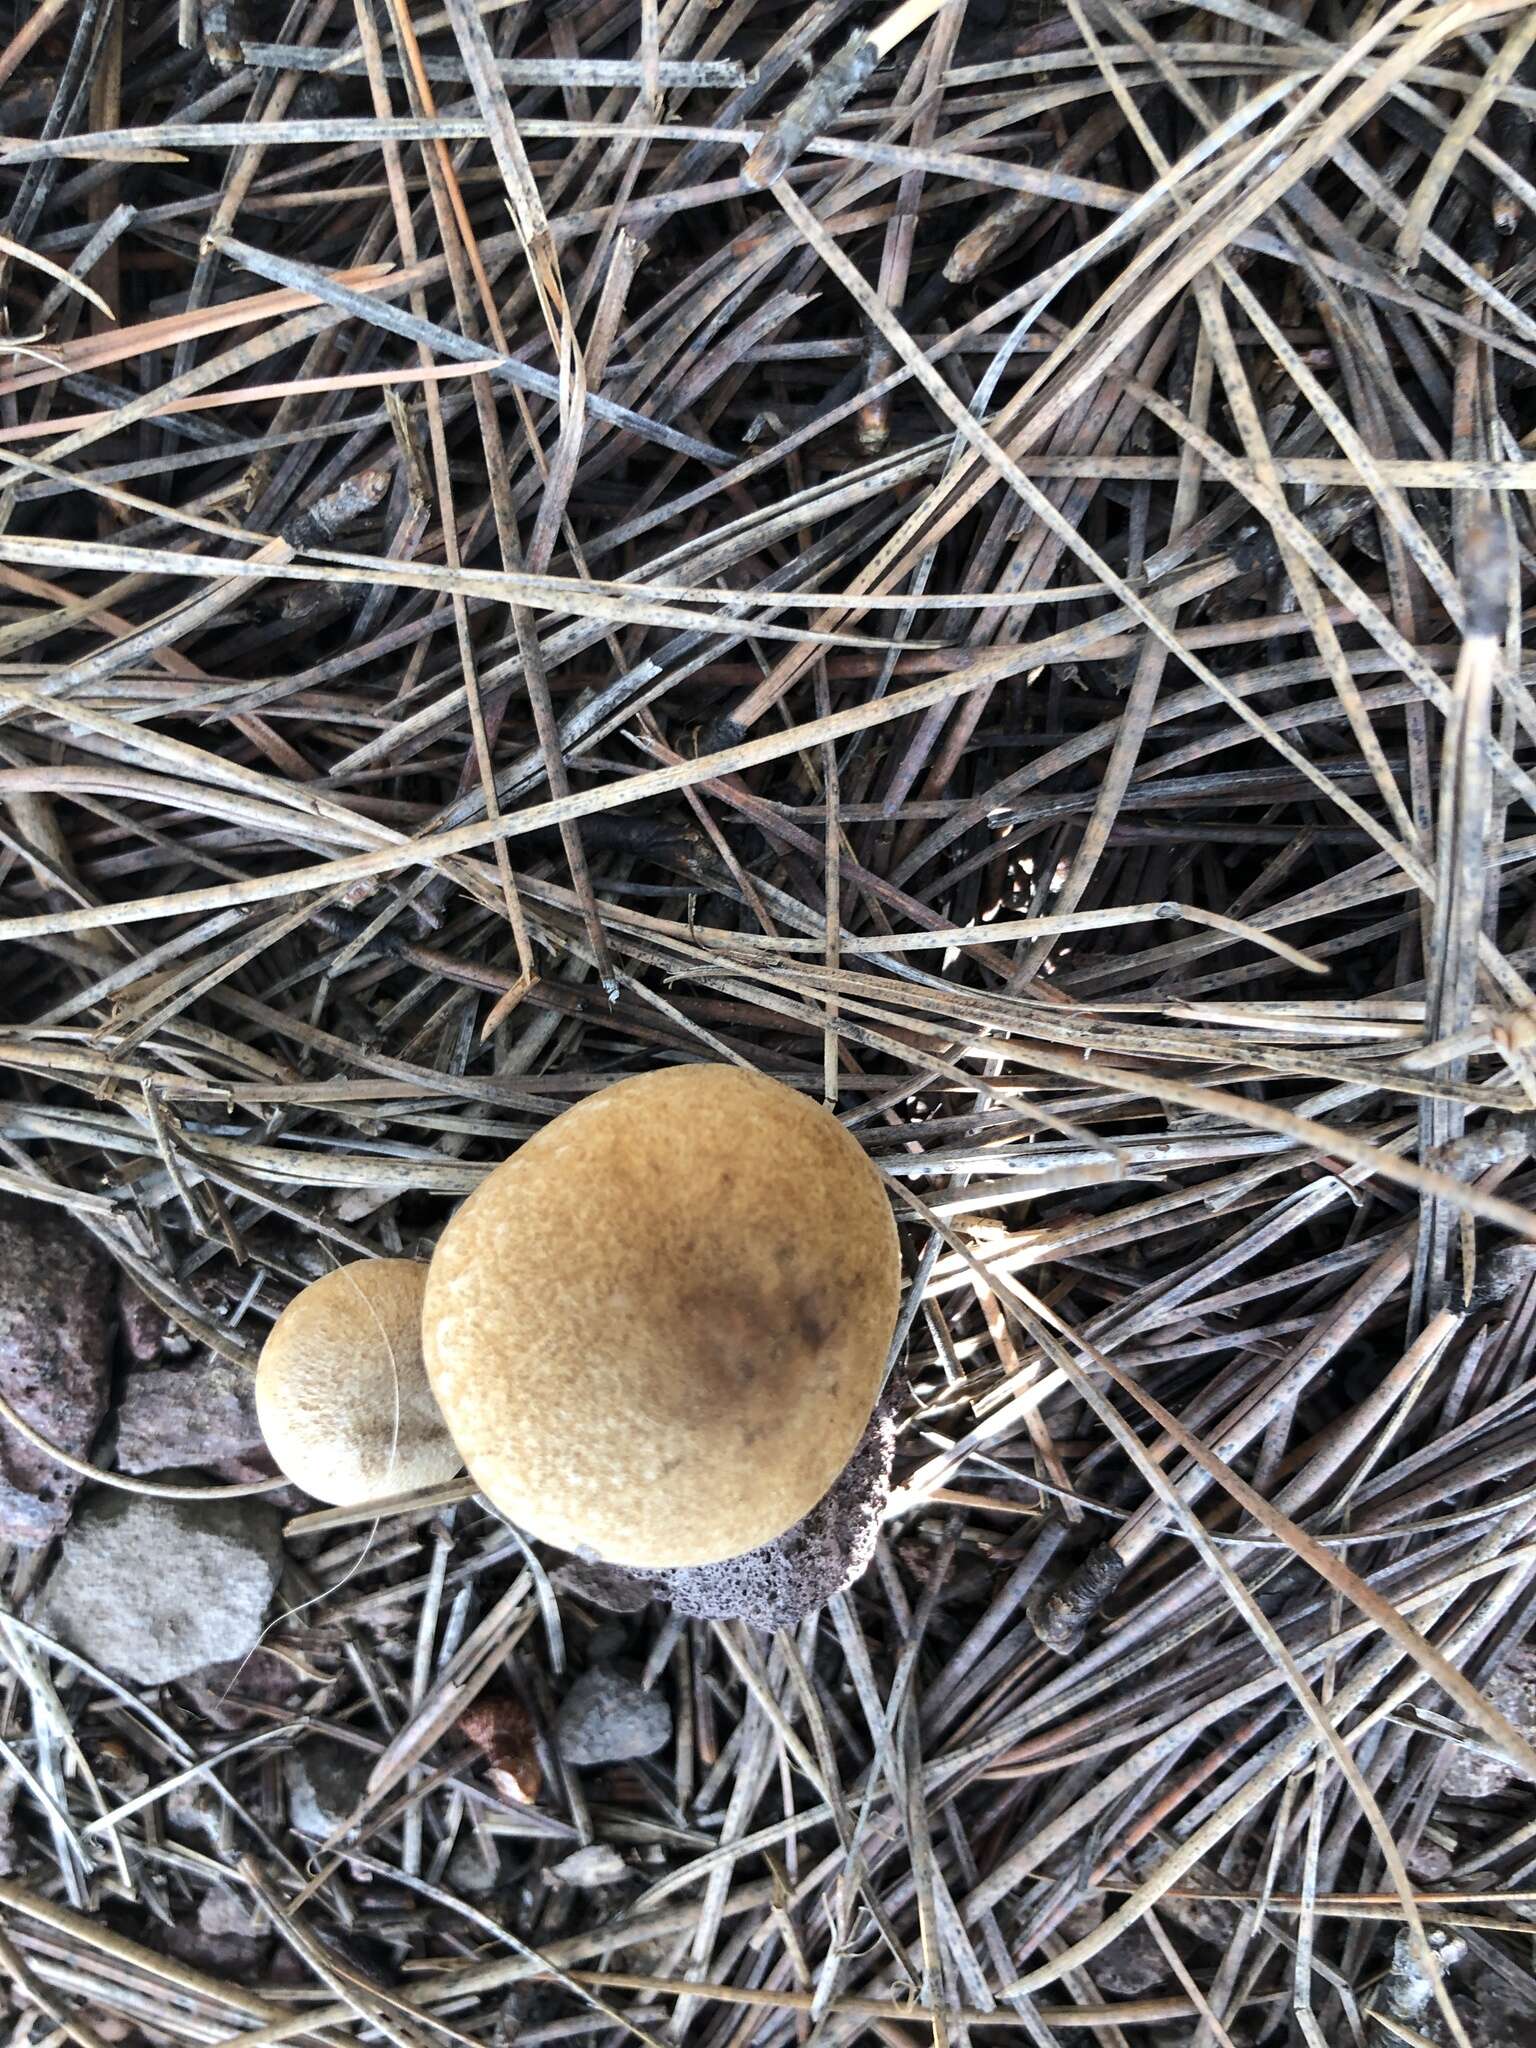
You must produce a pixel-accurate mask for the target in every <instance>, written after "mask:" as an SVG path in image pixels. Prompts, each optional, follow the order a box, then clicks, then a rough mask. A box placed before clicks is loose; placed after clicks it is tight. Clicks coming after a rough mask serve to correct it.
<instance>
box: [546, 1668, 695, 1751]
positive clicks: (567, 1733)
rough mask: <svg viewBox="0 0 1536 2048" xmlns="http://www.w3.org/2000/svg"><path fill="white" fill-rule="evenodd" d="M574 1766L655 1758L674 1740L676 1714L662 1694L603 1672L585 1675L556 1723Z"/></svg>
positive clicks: (563, 1744) (559, 1737) (629, 1680)
mask: <svg viewBox="0 0 1536 2048" xmlns="http://www.w3.org/2000/svg"><path fill="white" fill-rule="evenodd" d="M555 1736H556V1740H557V1741H558V1742H559V1744H560V1754H561V1755H562V1756H563V1757H564V1758H565V1761H566V1762H567V1763H568V1764H621V1763H627V1762H628V1761H629V1760H630V1759H631V1758H632V1757H637V1756H654V1755H655V1754H656V1752H657V1750H658V1749H665V1747H666V1746H667V1744H668V1743H669V1742H670V1741H671V1739H672V1709H671V1708H670V1707H669V1706H668V1705H667V1702H666V1701H665V1700H664V1699H663V1698H662V1697H661V1695H660V1693H655V1692H647V1691H646V1690H645V1688H644V1687H643V1686H640V1685H636V1683H635V1681H634V1680H633V1679H632V1678H621V1677H620V1675H619V1673H618V1672H617V1671H608V1670H604V1669H602V1668H599V1669H597V1670H595V1671H586V1672H583V1673H582V1675H581V1677H580V1678H578V1679H577V1681H576V1683H575V1684H574V1685H573V1686H572V1687H571V1689H570V1691H569V1692H568V1693H567V1694H566V1696H565V1700H564V1702H563V1704H562V1705H561V1708H560V1713H559V1716H558V1718H557V1720H556V1723H555Z"/></svg>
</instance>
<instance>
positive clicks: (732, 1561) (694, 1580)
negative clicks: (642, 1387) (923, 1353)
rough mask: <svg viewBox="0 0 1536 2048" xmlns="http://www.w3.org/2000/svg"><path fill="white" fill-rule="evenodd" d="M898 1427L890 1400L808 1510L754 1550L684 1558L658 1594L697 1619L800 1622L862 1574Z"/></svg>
mask: <svg viewBox="0 0 1536 2048" xmlns="http://www.w3.org/2000/svg"><path fill="white" fill-rule="evenodd" d="M895 1454H896V1426H895V1419H894V1415H893V1412H892V1410H891V1409H890V1408H889V1407H888V1406H887V1407H883V1408H881V1409H879V1410H877V1412H876V1413H875V1415H874V1416H873V1417H872V1418H871V1420H870V1424H869V1427H868V1429H866V1430H865V1432H864V1435H863V1436H862V1438H861V1439H860V1440H859V1445H858V1448H857V1449H856V1450H855V1451H854V1454H853V1456H852V1457H851V1458H850V1459H849V1460H848V1463H847V1464H846V1465H845V1466H844V1467H843V1469H842V1471H841V1473H840V1474H839V1475H838V1477H837V1478H836V1479H835V1480H834V1481H833V1483H832V1485H831V1486H830V1487H829V1488H828V1489H827V1491H826V1492H825V1493H824V1494H823V1495H822V1497H821V1499H820V1500H819V1501H817V1503H816V1505H815V1507H813V1508H812V1509H811V1511H810V1513H809V1514H808V1515H805V1516H802V1518H801V1519H800V1520H799V1521H798V1522H796V1523H795V1525H794V1527H793V1528H792V1529H786V1530H785V1531H784V1534H783V1535H782V1536H776V1537H775V1538H774V1539H773V1541H772V1542H771V1543H763V1544H760V1545H759V1546H758V1548H757V1549H756V1550H747V1551H744V1552H743V1553H742V1554H741V1556H740V1557H728V1558H726V1559H724V1560H723V1562H721V1563H719V1564H696V1565H683V1566H679V1567H676V1568H674V1569H673V1570H671V1571H661V1572H656V1573H655V1574H654V1575H653V1576H652V1579H651V1583H652V1585H653V1586H654V1589H655V1592H656V1595H657V1597H658V1598H659V1599H662V1600H666V1601H669V1602H670V1603H671V1605H672V1606H673V1607H674V1608H675V1609H676V1611H677V1612H678V1613H679V1614H689V1615H692V1616H694V1617H695V1619H697V1620H701V1621H710V1620H740V1621H747V1622H750V1623H751V1624H752V1626H753V1627H754V1628H762V1629H776V1628H794V1627H795V1626H796V1624H797V1623H798V1622H800V1621H802V1620H803V1619H804V1617H805V1616H806V1615H807V1614H810V1613H811V1612H813V1610H814V1609H816V1608H818V1607H822V1606H824V1605H825V1604H826V1602H827V1601H828V1600H830V1599H831V1598H832V1596H833V1594H834V1593H841V1592H843V1591H845V1590H846V1589H847V1588H848V1587H849V1586H851V1585H852V1584H853V1583H854V1581H855V1580H856V1579H858V1578H860V1577H862V1575H863V1573H864V1571H865V1569H866V1568H867V1566H868V1564H869V1562H870V1559H871V1558H872V1557H873V1556H874V1554H875V1544H876V1542H877V1540H878V1538H879V1535H880V1525H881V1522H882V1520H883V1518H884V1515H885V1510H886V1505H887V1503H888V1502H889V1500H890V1497H891V1464H892V1461H893V1459H894V1457H895Z"/></svg>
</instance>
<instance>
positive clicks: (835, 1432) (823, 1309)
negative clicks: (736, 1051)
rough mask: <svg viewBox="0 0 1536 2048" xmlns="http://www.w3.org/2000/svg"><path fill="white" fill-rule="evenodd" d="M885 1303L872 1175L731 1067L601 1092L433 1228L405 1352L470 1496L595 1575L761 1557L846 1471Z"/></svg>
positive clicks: (892, 1289)
mask: <svg viewBox="0 0 1536 2048" xmlns="http://www.w3.org/2000/svg"><path fill="white" fill-rule="evenodd" d="M900 1291H901V1262H900V1254H899V1250H898V1247H897V1241H896V1226H895V1223H894V1221H893V1219H892V1216H891V1208H890V1203H889V1201H888V1200H887V1198H886V1194H885V1189H884V1187H883V1186H882V1184H881V1181H880V1176H879V1175H878V1174H877V1173H876V1171H875V1169H874V1167H873V1166H871V1164H870V1163H869V1161H868V1160H867V1159H866V1158H865V1156H864V1154H863V1153H862V1151H860V1149H859V1146H858V1144H857V1143H856V1142H855V1140H854V1139H853V1138H851V1137H850V1136H849V1135H848V1133H847V1132H846V1131H845V1130H844V1129H843V1127H842V1125H841V1124H839V1123H838V1121H837V1119H836V1118H835V1117H833V1116H831V1115H829V1114H828V1112H827V1111H826V1110H824V1109H822V1108H821V1107H820V1106H819V1105H818V1104H816V1103H813V1102H810V1101H808V1100H807V1099H806V1098H805V1097H804V1096H801V1095H797V1094H796V1093H795V1092H794V1090H793V1089H790V1088H786V1087H783V1086H781V1085H780V1084H779V1083H778V1082H777V1081H769V1080H765V1079H764V1078H763V1077H762V1076H761V1075H759V1074H752V1073H748V1072H746V1071H745V1070H743V1069H741V1068H737V1067H726V1066H688V1067H670V1068H667V1069H665V1070H663V1071H661V1072H659V1073H654V1074H643V1075H639V1076H637V1077H636V1078H635V1079H633V1080H628V1081H619V1082H616V1083H615V1084H614V1085H613V1086H612V1087H610V1088H605V1089H603V1090H602V1091H601V1092H600V1093H599V1094H596V1095H593V1096H589V1097H588V1098H587V1099H586V1100H585V1101H583V1102H580V1103H577V1104H576V1105H575V1106H574V1107H573V1108H571V1109H568V1110H566V1112H565V1113H564V1114H563V1115H562V1116H558V1117H556V1118H555V1120H554V1122H553V1123H551V1124H549V1125H547V1126H546V1127H545V1128H544V1129H543V1130H542V1131H540V1132H539V1133H538V1135H537V1136H536V1137H534V1138H531V1139H530V1140H529V1141H528V1143H527V1144H526V1145H524V1146H523V1147H522V1149H521V1151H519V1152H518V1153H516V1154H515V1155H514V1156H513V1157H512V1158H511V1159H509V1160H507V1161H506V1162H505V1163H504V1164H503V1165H501V1166H499V1167H497V1169H496V1170H495V1172H494V1173H492V1174H491V1176H490V1177H489V1179H488V1180H486V1181H485V1182H484V1183H483V1184H482V1186H481V1187H479V1188H478V1189H477V1190H476V1192H475V1193H474V1194H473V1195H472V1196H471V1197H470V1199H469V1200H468V1201H467V1202H466V1203H465V1204H464V1205H463V1207H462V1208H461V1209H460V1210H459V1212H458V1214H457V1215H456V1216H455V1217H454V1219H453V1221H452V1222H451V1223H450V1224H449V1226H448V1228H447V1229H446V1230H445V1231H444V1233H443V1236H442V1240H441V1242H440V1243H439V1245H438V1248H437V1251H436V1254H435V1255H434V1257H433V1260H432V1267H431V1272H430V1276H429V1278H428V1281H427V1298H426V1304H425V1307H424V1309H423V1315H422V1335H423V1341H424V1344H425V1349H426V1359H427V1371H428V1374H429V1375H430V1377H431V1381H432V1389H433V1392H434V1393H435V1394H436V1395H437V1399H438V1404H439V1406H440V1407H441V1409H442V1412H443V1416H444V1419H445V1420H446V1422H447V1424H448V1427H449V1429H450V1430H451V1431H452V1432H453V1436H454V1440H455V1442H456V1443H457V1444H458V1446H459V1449H460V1451H461V1452H462V1453H463V1456H464V1462H465V1463H466V1464H467V1465H468V1467H469V1470H470V1473H471V1475H472V1477H473V1478H474V1480H475V1483H476V1485H477V1486H479V1487H480V1488H481V1490H482V1491H483V1492H484V1493H486V1494H487V1495H488V1496H489V1497H490V1499H491V1500H492V1501H494V1502H495V1504H496V1506H497V1507H499V1508H500V1509H502V1511H503V1512H504V1513H505V1514H507V1515H509V1516H510V1517H511V1519H512V1520H513V1521H514V1522H516V1523H517V1524H518V1525H519V1526H520V1527H521V1528H524V1529H526V1530H527V1531H529V1532H530V1533H531V1534H533V1535H535V1536H539V1537H542V1538H543V1539H544V1540H545V1541H547V1542H550V1543H556V1544H559V1545H560V1546H561V1547H562V1548H563V1549H566V1550H576V1551H586V1552H587V1553H589V1554H596V1555H597V1556H598V1557H601V1558H605V1559H607V1560H608V1561H609V1562H610V1563H614V1564H632V1565H651V1566H657V1565H682V1564H708V1563H712V1562H714V1561H715V1560H717V1559H719V1558H723V1557H733V1556H735V1555H736V1554H737V1553H738V1552H740V1551H743V1550H749V1549H751V1548H752V1547H753V1546H754V1545H755V1544H758V1543H765V1542H767V1541H768V1539H769V1538H770V1537H773V1536H777V1535H780V1534H782V1532H783V1531H784V1530H785V1529H787V1528H788V1527H789V1526H790V1524H791V1523H793V1522H796V1521H798V1520H799V1519H800V1517H801V1516H802V1515H803V1514H805V1513H806V1511H807V1510H808V1509H809V1508H812V1507H814V1506H815V1504H816V1502H817V1501H818V1500H820V1498H821V1496H822V1495H823V1494H824V1493H825V1492H826V1490H827V1488H828V1487H829V1486H830V1485H831V1484H832V1482H833V1480H834V1479H835V1478H836V1477H837V1475H838V1473H839V1472H840V1471H841V1470H842V1468H843V1466H844V1464H845V1463H846V1462H847V1460H848V1458H849V1456H850V1455H851V1453H852V1451H853V1448H854V1446H855V1444H856V1443H857V1442H858V1440H859V1438H860V1436H861V1435H862V1433H863V1431H864V1427H865V1425H866V1423H867V1422H868V1420H869V1417H870V1412H871V1410H872V1409H873V1407H874V1403H875V1399H876V1397H877V1395H878V1393H879V1390H880V1378H881V1373H882V1370H883V1368H884V1365H885V1358H886V1352H887V1350H888V1348H889V1345H890V1341H891V1333H892V1330H893V1329H894V1327H895V1321H896V1313H897V1308H898V1305H899V1301H900Z"/></svg>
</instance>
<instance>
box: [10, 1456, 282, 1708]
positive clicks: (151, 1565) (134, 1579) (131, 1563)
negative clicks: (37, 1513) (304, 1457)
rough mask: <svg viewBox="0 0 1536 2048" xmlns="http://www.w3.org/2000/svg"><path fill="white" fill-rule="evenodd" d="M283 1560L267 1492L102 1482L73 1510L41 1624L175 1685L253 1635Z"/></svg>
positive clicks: (146, 1676) (113, 1667)
mask: <svg viewBox="0 0 1536 2048" xmlns="http://www.w3.org/2000/svg"><path fill="white" fill-rule="evenodd" d="M281 1570H282V1535H281V1526H280V1524H279V1522H278V1518H277V1516H276V1515H275V1514H274V1513H273V1511H272V1509H271V1508H270V1507H268V1506H266V1504H265V1503H264V1502H262V1501H256V1500H241V1501H171V1500H149V1499H144V1498H141V1497H139V1496H137V1495H132V1494H121V1493H108V1494H103V1495H101V1496H100V1497H99V1498H97V1499H95V1500H93V1501H91V1502H90V1504H89V1505H88V1506H87V1507H85V1508H82V1509H81V1511H80V1513H79V1514H78V1515H77V1516H76V1517H75V1521H74V1526H73V1527H72V1528H71V1530H70V1532H69V1535H68V1537H67V1538H66V1539H65V1542H64V1545H63V1549H62V1551H61V1554H60V1557H59V1561H58V1563H57V1564H56V1565H55V1566H54V1568H53V1570H52V1572H51V1573H50V1574H49V1577H48V1582H47V1584H46V1586H45V1587H44V1589H43V1595H42V1599H41V1602H40V1603H39V1607H38V1613H37V1625H38V1627H39V1628H41V1629H42V1630H44V1631H45V1633H47V1634H48V1635H51V1636H56V1637H57V1638H58V1640H59V1641H60V1642H61V1643H64V1644H66V1645H67V1646H68V1647H69V1648H70V1649H72V1650H78V1651H79V1652H80V1653H81V1655H82V1656H85V1657H89V1658H90V1659H91V1661H92V1662H93V1663H95V1664H100V1665H101V1666H103V1667H104V1668H105V1669H106V1670H108V1671H111V1672H113V1673H114V1674H115V1675H116V1676H118V1677H120V1678H128V1679H132V1680H133V1681H134V1682H135V1683H137V1684H139V1685H168V1684H169V1683H170V1682H171V1681H172V1680H173V1679H177V1678H185V1677H187V1676H188V1675H189V1674H190V1673H191V1672H194V1671H200V1670H201V1669H202V1668H203V1666H204V1665H205V1664H217V1663H221V1662H224V1661H226V1660H228V1659H230V1658H238V1657H243V1656H245V1655H246V1653H247V1652H248V1651H250V1650H253V1649H254V1648H255V1647H256V1644H257V1642H258V1640H259V1639H260V1636H261V1630H262V1624H263V1621H264V1619H265V1616H266V1612H267V1608H268V1606H269V1604H270V1602H271V1599H272V1595H273V1593H274V1592H275V1591H276V1589H277V1581H278V1576H279V1574H280V1573H281Z"/></svg>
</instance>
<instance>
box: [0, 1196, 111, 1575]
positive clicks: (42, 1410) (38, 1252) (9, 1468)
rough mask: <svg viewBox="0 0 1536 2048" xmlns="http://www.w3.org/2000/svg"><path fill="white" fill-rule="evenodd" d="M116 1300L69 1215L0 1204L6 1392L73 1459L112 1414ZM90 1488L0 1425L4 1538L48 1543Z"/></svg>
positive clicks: (0, 1353)
mask: <svg viewBox="0 0 1536 2048" xmlns="http://www.w3.org/2000/svg"><path fill="white" fill-rule="evenodd" d="M112 1301H113V1288H112V1269H111V1265H110V1263H109V1261H108V1259H107V1257H106V1255H105V1253H103V1252H102V1251H101V1250H100V1248H99V1247H98V1246H97V1244H96V1241H95V1239H94V1238H92V1237H90V1236H89V1235H88V1234H87V1233H86V1232H85V1231H84V1230H82V1229H81V1227H80V1225H79V1224H78V1223H76V1222H75V1221H74V1219H73V1218H72V1217H71V1216H70V1215H69V1214H68V1212H67V1211H66V1210H64V1209H61V1208H58V1207H56V1206H54V1204H52V1203H48V1202H27V1201H22V1200H20V1199H19V1198H16V1197H12V1196H3V1197H0V1394H4V1396H5V1398H6V1400H7V1401H9V1402H10V1404H11V1406H12V1407H13V1408H14V1409H15V1410H16V1412H17V1413H18V1414H19V1415H22V1416H24V1417H25V1418H26V1420H27V1421H28V1422H30V1423H31V1424H32V1425H33V1426H34V1428H36V1429H38V1430H40V1431H41V1433H42V1434H43V1435H44V1436H45V1437H47V1438H48V1440H49V1442H50V1443H55V1444H57V1445H58V1446H59V1448H60V1450H64V1451H68V1452H70V1453H71V1454H72V1455H73V1456H74V1457H77V1458H84V1457H87V1456H88V1455H89V1452H90V1448H91V1440H92V1438H93V1437H94V1436H95V1434H96V1432H97V1430H98V1429H99V1428H100V1426H101V1421H102V1417H103V1416H104V1415H105V1414H106V1412H107V1396H108V1390H109V1386H110V1381H111V1366H112V1307H111V1305H112ZM84 1483H85V1482H84V1480H83V1479H82V1478H81V1477H80V1476H79V1474H78V1473H74V1472H71V1471H70V1470H69V1468H68V1467H67V1466H64V1465H60V1464H58V1463H57V1462H56V1461H55V1460H54V1459H52V1458H50V1457H47V1456H45V1454H44V1453H43V1452H42V1451H39V1450H37V1449H35V1448H34V1447H33V1446H32V1445H31V1444H29V1443H28V1442H27V1441H26V1440H25V1438H23V1437H21V1436H18V1435H17V1434H16V1432H15V1431H14V1430H13V1429H11V1428H9V1427H8V1426H6V1425H4V1424H0V1541H3V1542H6V1543H20V1544H26V1545H36V1544H42V1543H49V1542H51V1541H52V1540H53V1538H54V1537H55V1536H58V1535H60V1534H62V1532H63V1530H64V1529H65V1528H66V1527H67V1526H68V1523H69V1517H70V1513H71V1510H72V1509H73V1507H74V1502H75V1495H76V1494H77V1493H78V1492H79V1491H80V1488H81V1487H82V1486H83V1485H84Z"/></svg>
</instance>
